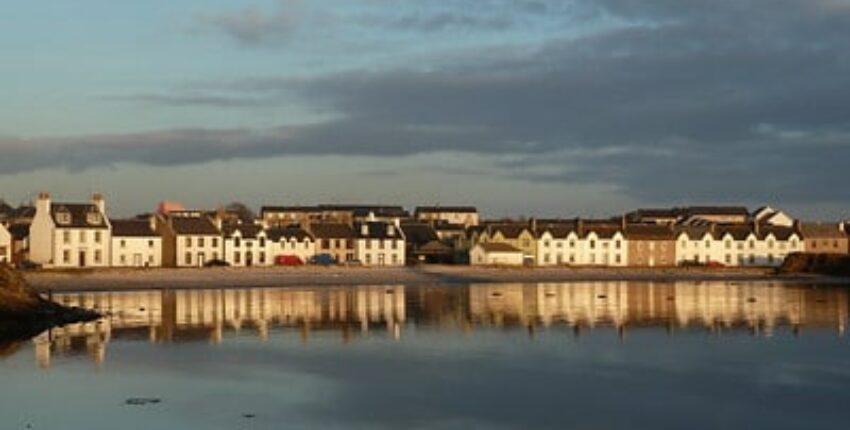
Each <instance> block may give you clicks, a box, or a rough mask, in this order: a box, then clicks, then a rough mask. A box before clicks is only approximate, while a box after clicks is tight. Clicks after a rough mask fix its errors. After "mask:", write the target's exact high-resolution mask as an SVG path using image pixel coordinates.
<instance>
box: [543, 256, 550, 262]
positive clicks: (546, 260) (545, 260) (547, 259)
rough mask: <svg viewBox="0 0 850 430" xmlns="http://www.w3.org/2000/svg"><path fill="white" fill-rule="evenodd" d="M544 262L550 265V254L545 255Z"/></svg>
mask: <svg viewBox="0 0 850 430" xmlns="http://www.w3.org/2000/svg"><path fill="white" fill-rule="evenodd" d="M543 262H544V263H546V264H548V263H549V254H543Z"/></svg>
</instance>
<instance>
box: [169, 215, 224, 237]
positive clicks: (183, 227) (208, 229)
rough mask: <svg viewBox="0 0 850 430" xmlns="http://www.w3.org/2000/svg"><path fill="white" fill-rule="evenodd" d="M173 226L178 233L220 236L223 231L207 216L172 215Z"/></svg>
mask: <svg viewBox="0 0 850 430" xmlns="http://www.w3.org/2000/svg"><path fill="white" fill-rule="evenodd" d="M171 228H172V229H174V232H175V233H177V234H178V235H196V236H219V235H221V232H220V231H219V230H218V228H216V226H215V224H213V223H212V221H211V220H210V219H209V218H206V217H172V218H171Z"/></svg>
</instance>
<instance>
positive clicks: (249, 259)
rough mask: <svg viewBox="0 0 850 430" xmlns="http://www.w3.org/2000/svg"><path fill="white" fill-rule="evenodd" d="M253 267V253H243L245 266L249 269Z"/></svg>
mask: <svg viewBox="0 0 850 430" xmlns="http://www.w3.org/2000/svg"><path fill="white" fill-rule="evenodd" d="M253 265H254V253H253V252H251V251H248V252H246V253H245V266H247V267H251V266H253Z"/></svg>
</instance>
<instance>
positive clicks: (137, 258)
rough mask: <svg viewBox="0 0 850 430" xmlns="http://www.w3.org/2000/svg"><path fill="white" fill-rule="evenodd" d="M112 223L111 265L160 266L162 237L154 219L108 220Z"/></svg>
mask: <svg viewBox="0 0 850 430" xmlns="http://www.w3.org/2000/svg"><path fill="white" fill-rule="evenodd" d="M110 224H112V249H111V252H110V254H111V264H112V267H160V266H162V237H160V236H159V235H158V234H157V233H156V219H155V218H154V217H150V218H148V219H126V220H118V219H114V220H110Z"/></svg>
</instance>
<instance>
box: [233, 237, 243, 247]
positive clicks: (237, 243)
mask: <svg viewBox="0 0 850 430" xmlns="http://www.w3.org/2000/svg"><path fill="white" fill-rule="evenodd" d="M233 246H234V247H235V248H239V247H240V246H242V241H241V240H239V238H238V237H234V238H233Z"/></svg>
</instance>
